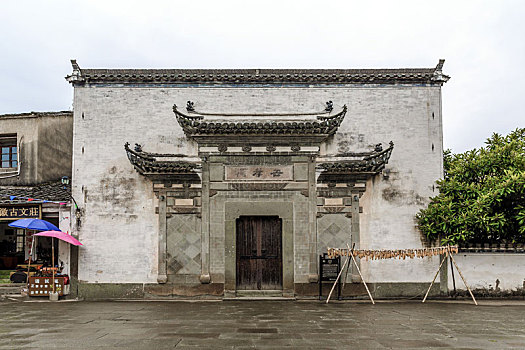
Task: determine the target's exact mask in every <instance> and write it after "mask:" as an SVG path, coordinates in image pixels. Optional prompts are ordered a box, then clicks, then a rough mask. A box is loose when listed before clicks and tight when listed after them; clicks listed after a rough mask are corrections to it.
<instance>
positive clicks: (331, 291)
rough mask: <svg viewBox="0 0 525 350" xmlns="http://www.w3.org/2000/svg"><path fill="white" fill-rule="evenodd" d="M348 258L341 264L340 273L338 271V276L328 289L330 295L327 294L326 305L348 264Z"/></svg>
mask: <svg viewBox="0 0 525 350" xmlns="http://www.w3.org/2000/svg"><path fill="white" fill-rule="evenodd" d="M349 253H350V252H349ZM348 259H349V257H346V260H345V263H344V264H343V267H342V268H341V271H339V274H338V275H337V278H336V279H335V282H334V285H333V286H332V289H330V293H329V294H328V298H326V303H327V304H328V302H329V301H330V297H331V296H332V293H333V291H334V289H335V286H336V285H337V282H338V281H339V278H340V277H341V274H342V273H343V270H344V269H345V266H346V264H347V263H348Z"/></svg>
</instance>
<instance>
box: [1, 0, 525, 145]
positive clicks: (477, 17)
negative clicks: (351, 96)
mask: <svg viewBox="0 0 525 350" xmlns="http://www.w3.org/2000/svg"><path fill="white" fill-rule="evenodd" d="M0 33H1V34H0V38H1V39H0V114H5V113H18V112H28V111H58V110H68V109H71V105H72V90H73V89H72V87H71V86H70V85H69V84H68V83H67V82H66V81H65V80H64V76H66V75H67V74H69V73H70V72H71V65H70V62H69V59H71V58H76V59H77V60H78V63H79V64H80V67H81V68H82V67H84V68H416V67H424V68H427V67H428V68H430V67H434V66H435V65H436V64H437V62H438V59H439V58H445V59H446V62H445V66H444V73H445V74H448V75H450V76H451V77H452V78H451V80H450V81H449V82H448V83H446V84H445V85H444V87H443V122H444V144H445V147H446V148H452V150H453V151H454V152H462V151H465V150H468V149H471V148H474V147H480V146H482V145H483V144H484V141H485V139H486V138H487V137H489V136H490V135H491V134H492V133H493V132H499V133H508V132H509V131H511V130H513V129H515V128H516V127H525V113H524V112H523V106H522V103H523V100H524V99H525V87H524V86H525V84H524V81H525V79H524V78H525V68H524V66H525V39H524V37H525V1H503V0H499V1H465V0H461V1H458V0H455V1H432V2H430V1H421V0H418V1H400V0H396V1H364V0H360V1H348V0H347V1H334V0H331V1H323V2H322V1H305V0H300V1H285V0H280V1H268V0H265V1H227V0H222V1H198V0H193V1H155V0H149V1H130V0H127V1H111V0H104V1H97V0H91V1H72V0H67V1H66V0H64V1H52V0H49V1H42V0H38V1H24V0H18V1H7V0H4V1H1V2H0Z"/></svg>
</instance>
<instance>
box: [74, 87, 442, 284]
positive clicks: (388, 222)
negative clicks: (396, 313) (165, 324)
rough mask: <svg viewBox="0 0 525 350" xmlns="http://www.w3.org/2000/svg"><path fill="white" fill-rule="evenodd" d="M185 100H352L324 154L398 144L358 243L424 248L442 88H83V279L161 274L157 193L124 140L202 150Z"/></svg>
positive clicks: (202, 107)
mask: <svg viewBox="0 0 525 350" xmlns="http://www.w3.org/2000/svg"><path fill="white" fill-rule="evenodd" d="M188 100H191V101H194V102H195V108H196V109H197V110H199V111H213V112H228V113H232V112H241V113H248V112H255V113H257V112H259V113H260V112H276V111H279V112H311V111H316V110H323V109H324V103H325V102H326V101H328V100H332V101H334V105H335V108H334V109H335V110H339V108H340V106H342V105H343V104H347V106H348V113H347V115H346V118H345V120H344V122H343V124H342V125H341V127H340V128H339V132H338V133H337V135H335V137H333V138H331V139H330V140H328V142H327V143H326V145H325V146H324V147H322V150H321V153H322V154H334V153H337V152H348V151H364V150H370V149H371V147H373V145H374V144H376V143H379V142H382V143H383V145H384V147H387V146H388V142H389V141H390V140H392V141H394V143H395V148H394V151H393V153H392V157H391V160H390V163H389V165H388V166H387V168H388V169H389V170H390V175H389V178H388V179H385V178H383V177H382V176H377V177H375V178H374V179H373V180H371V181H369V183H368V184H367V188H368V189H367V192H366V194H365V195H364V196H363V198H362V201H361V206H362V207H363V214H362V215H361V248H364V249H367V248H370V249H376V248H378V249H379V248H385V249H395V248H418V247H421V246H422V244H423V243H422V239H421V236H420V234H419V233H418V231H417V229H416V227H415V221H414V215H415V214H416V212H417V211H418V210H419V208H422V207H424V206H425V205H426V204H427V203H428V197H430V196H432V195H435V194H437V190H436V192H434V191H433V185H434V182H435V180H437V179H438V178H439V177H441V176H442V172H441V169H442V125H441V100H440V87H426V86H402V85H399V86H371V85H348V86H339V87H329V86H324V87H322V86H317V87H270V88H269V87H264V88H262V87H261V88H253V87H251V88H250V87H191V86H188V87H144V88H139V87H122V86H114V87H112V86H110V87H107V86H106V87H76V88H75V95H74V111H75V112H74V119H75V122H74V151H73V158H74V163H73V185H74V187H73V196H74V197H75V198H76V199H77V201H78V202H79V206H80V207H81V208H82V209H83V210H85V214H84V216H83V218H82V226H81V228H80V230H79V236H80V240H81V241H82V242H83V243H84V244H85V248H84V249H81V250H80V253H79V260H80V261H79V279H80V280H81V281H87V282H155V281H156V273H157V234H158V233H157V232H158V230H157V216H156V215H155V214H154V207H155V202H156V200H155V199H154V195H153V192H152V186H151V183H150V182H149V181H148V180H146V179H145V178H143V177H142V176H140V175H139V174H138V173H136V172H135V170H133V167H132V166H131V164H130V163H129V161H128V159H127V158H126V153H125V151H124V146H123V145H124V143H125V142H130V143H132V144H133V143H135V142H137V143H140V144H142V145H143V146H144V149H145V150H146V151H150V152H174V153H187V154H191V155H196V147H195V145H194V144H193V143H191V142H187V141H186V139H185V137H184V134H183V132H182V130H181V128H180V127H179V125H178V124H177V122H176V120H175V116H174V114H173V111H172V107H173V104H174V103H176V104H177V105H178V106H179V107H184V106H185V104H186V101H188ZM432 146H433V147H432ZM436 262H437V260H436V261H431V260H426V259H425V260H420V259H416V260H413V261H405V262H389V261H386V262H379V263H378V262H373V263H370V264H368V263H366V262H363V270H364V273H365V275H366V278H367V280H370V281H374V282H395V281H406V282H417V281H429V280H431V279H432V271H434V270H435V268H436V267H437V265H436Z"/></svg>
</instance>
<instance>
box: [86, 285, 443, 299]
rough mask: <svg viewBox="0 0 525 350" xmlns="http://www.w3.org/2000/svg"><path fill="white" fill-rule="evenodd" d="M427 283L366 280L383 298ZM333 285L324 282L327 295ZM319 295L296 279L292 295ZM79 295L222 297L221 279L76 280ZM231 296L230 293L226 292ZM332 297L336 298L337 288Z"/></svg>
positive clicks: (353, 288) (351, 293)
mask: <svg viewBox="0 0 525 350" xmlns="http://www.w3.org/2000/svg"><path fill="white" fill-rule="evenodd" d="M428 286H429V283H369V284H368V288H369V289H370V292H371V293H372V296H373V297H374V298H377V299H385V298H414V299H417V298H421V299H422V298H423V296H424V295H425V293H426V291H427V289H428ZM331 287H332V285H331V284H329V283H326V284H324V285H323V297H325V298H326V296H328V293H329V292H330V289H331ZM318 296H319V285H318V284H317V283H296V284H295V297H296V298H298V299H315V298H317V297H318ZM429 296H430V297H436V296H440V292H439V283H435V284H434V286H433V287H432V289H431V291H430V293H429ZM78 297H79V298H81V299H84V300H108V299H222V298H223V297H224V284H223V283H210V284H200V283H199V284H174V283H167V284H142V283H79V284H78ZM229 297H232V296H229ZM342 297H343V298H345V299H367V298H368V294H367V293H366V289H365V287H364V285H363V284H362V283H347V284H346V285H345V288H344V290H343V291H342ZM332 298H334V299H335V298H337V289H335V290H334V294H333V296H332Z"/></svg>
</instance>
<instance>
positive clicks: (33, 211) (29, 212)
mask: <svg viewBox="0 0 525 350" xmlns="http://www.w3.org/2000/svg"><path fill="white" fill-rule="evenodd" d="M40 211H41V208H40V205H24V206H0V220H17V219H39V218H40Z"/></svg>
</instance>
